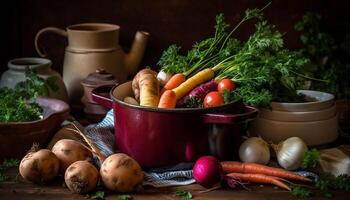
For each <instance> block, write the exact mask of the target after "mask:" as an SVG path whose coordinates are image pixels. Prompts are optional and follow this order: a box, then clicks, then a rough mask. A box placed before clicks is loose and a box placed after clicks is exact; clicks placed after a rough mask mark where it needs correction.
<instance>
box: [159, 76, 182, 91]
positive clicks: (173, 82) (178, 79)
mask: <svg viewBox="0 0 350 200" xmlns="http://www.w3.org/2000/svg"><path fill="white" fill-rule="evenodd" d="M185 80H186V76H185V75H184V74H182V73H179V74H174V75H173V76H172V77H171V78H170V79H169V81H168V82H167V83H166V84H165V85H164V88H163V91H165V90H172V89H174V88H176V87H177V86H179V85H181V83H183V82H185Z"/></svg>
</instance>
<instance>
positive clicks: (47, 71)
mask: <svg viewBox="0 0 350 200" xmlns="http://www.w3.org/2000/svg"><path fill="white" fill-rule="evenodd" d="M51 65H52V62H51V60H49V59H45V58H35V57H28V58H16V59H13V60H10V61H9V62H8V63H7V66H8V68H9V69H8V70H7V71H5V72H4V73H3V74H2V76H1V79H0V88H2V87H8V88H15V86H16V84H17V83H19V82H21V81H25V80H26V76H25V71H26V68H29V69H32V70H35V72H36V73H37V74H38V76H39V77H40V78H43V79H45V80H46V79H48V78H49V77H55V82H54V83H55V85H56V86H57V89H56V90H51V89H50V90H49V97H52V98H56V99H60V100H62V101H65V102H68V95H67V91H66V87H65V85H64V83H63V81H62V78H61V75H60V74H59V73H58V72H56V71H54V70H52V69H51Z"/></svg>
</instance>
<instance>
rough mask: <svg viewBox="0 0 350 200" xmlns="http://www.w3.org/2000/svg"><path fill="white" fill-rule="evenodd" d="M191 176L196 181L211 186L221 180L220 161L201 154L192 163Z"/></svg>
mask: <svg viewBox="0 0 350 200" xmlns="http://www.w3.org/2000/svg"><path fill="white" fill-rule="evenodd" d="M193 176H194V179H195V180H196V182H197V183H199V184H200V185H202V186H203V187H206V188H211V187H213V186H214V185H216V184H217V183H219V182H220V181H221V179H222V178H223V171H222V167H221V165H220V162H219V161H218V160H217V159H216V158H215V157H213V156H203V157H200V158H199V159H198V160H197V161H196V163H195V164H194V167H193Z"/></svg>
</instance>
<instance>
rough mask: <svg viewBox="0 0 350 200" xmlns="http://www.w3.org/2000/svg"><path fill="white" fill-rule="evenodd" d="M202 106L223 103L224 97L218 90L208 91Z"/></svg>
mask: <svg viewBox="0 0 350 200" xmlns="http://www.w3.org/2000/svg"><path fill="white" fill-rule="evenodd" d="M203 104H204V108H208V107H213V106H220V105H222V104H224V97H223V96H222V94H221V93H220V92H216V91H214V92H209V93H208V94H207V95H206V96H205V98H204V102H203Z"/></svg>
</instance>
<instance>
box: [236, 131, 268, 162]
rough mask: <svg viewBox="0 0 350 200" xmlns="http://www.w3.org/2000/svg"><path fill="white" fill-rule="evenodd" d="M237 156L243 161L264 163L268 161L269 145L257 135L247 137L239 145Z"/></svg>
mask: <svg viewBox="0 0 350 200" xmlns="http://www.w3.org/2000/svg"><path fill="white" fill-rule="evenodd" d="M239 158H240V159H241V161H243V162H251V163H259V164H264V165H266V164H267V163H268V162H269V161H270V149H269V145H268V144H267V142H265V141H264V140H263V139H261V138H259V137H251V138H248V139H247V140H245V141H244V142H243V143H242V144H241V146H240V147H239Z"/></svg>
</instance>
